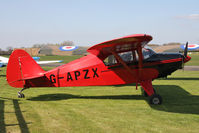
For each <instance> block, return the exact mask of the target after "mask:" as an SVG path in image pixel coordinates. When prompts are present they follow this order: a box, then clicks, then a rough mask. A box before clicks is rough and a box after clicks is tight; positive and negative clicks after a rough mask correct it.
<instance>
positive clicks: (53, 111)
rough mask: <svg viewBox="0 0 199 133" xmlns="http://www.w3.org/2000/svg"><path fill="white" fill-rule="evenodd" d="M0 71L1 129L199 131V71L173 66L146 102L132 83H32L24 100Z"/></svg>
mask: <svg viewBox="0 0 199 133" xmlns="http://www.w3.org/2000/svg"><path fill="white" fill-rule="evenodd" d="M1 70H2V71H0V85H1V89H0V132H11V133H15V132H24V133H26V132H27V133H28V132H31V133H37V132H40V133H48V132H49V133H55V132H56V133H62V132H64V133H67V132H68V133H89V132H90V133H104V132H107V133H132V132H138V133H149V132H154V133H173V132H175V133H198V132H199V126H198V125H199V88H198V81H199V73H198V72H196V71H195V72H193V71H184V72H183V71H180V70H179V71H177V72H175V73H173V75H172V76H171V77H169V78H168V79H158V80H155V81H154V82H153V84H154V87H155V88H156V89H157V92H158V93H159V94H160V95H161V96H162V97H163V104H162V105H160V106H154V105H149V104H148V102H147V101H148V100H147V98H146V97H143V96H142V95H141V91H140V89H139V90H136V89H135V86H134V85H133V84H132V85H127V86H103V87H99V86H97V87H68V88H64V87H63V88H30V89H28V90H25V91H24V94H25V96H26V98H25V99H19V98H17V91H19V89H16V88H12V87H10V86H9V85H8V84H7V83H6V78H5V70H6V68H3V69H1Z"/></svg>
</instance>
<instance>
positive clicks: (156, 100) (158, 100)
mask: <svg viewBox="0 0 199 133" xmlns="http://www.w3.org/2000/svg"><path fill="white" fill-rule="evenodd" d="M153 91H154V94H152V95H151V96H148V94H147V92H146V91H145V90H143V95H144V96H145V97H149V103H150V104H154V105H160V104H162V97H161V96H160V95H159V94H156V91H155V89H154V88H153Z"/></svg>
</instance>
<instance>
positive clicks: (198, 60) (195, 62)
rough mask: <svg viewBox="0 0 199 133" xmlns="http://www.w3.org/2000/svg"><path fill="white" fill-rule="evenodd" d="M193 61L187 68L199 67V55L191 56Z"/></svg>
mask: <svg viewBox="0 0 199 133" xmlns="http://www.w3.org/2000/svg"><path fill="white" fill-rule="evenodd" d="M189 56H191V61H189V62H188V63H186V65H187V66H199V54H191V55H189Z"/></svg>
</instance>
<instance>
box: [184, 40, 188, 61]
mask: <svg viewBox="0 0 199 133" xmlns="http://www.w3.org/2000/svg"><path fill="white" fill-rule="evenodd" d="M187 52H188V42H187V43H186V46H185V49H184V57H185V58H186V57H187Z"/></svg>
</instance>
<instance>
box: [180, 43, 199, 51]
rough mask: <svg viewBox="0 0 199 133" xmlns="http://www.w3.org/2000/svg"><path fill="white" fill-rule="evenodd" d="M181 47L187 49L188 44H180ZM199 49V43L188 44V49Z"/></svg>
mask: <svg viewBox="0 0 199 133" xmlns="http://www.w3.org/2000/svg"><path fill="white" fill-rule="evenodd" d="M180 48H181V49H183V50H184V49H185V48H186V45H184V44H183V45H180ZM197 49H199V44H188V50H197Z"/></svg>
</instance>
